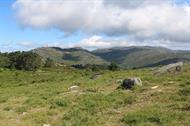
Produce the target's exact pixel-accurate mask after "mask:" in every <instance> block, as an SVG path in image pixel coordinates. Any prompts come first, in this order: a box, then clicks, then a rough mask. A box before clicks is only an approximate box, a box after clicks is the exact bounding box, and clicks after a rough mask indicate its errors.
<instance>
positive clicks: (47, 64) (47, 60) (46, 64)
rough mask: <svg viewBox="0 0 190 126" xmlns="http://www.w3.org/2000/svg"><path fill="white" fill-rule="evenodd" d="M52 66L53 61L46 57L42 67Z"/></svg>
mask: <svg viewBox="0 0 190 126" xmlns="http://www.w3.org/2000/svg"><path fill="white" fill-rule="evenodd" d="M54 66H55V62H54V61H53V60H52V59H50V58H47V59H46V62H45V65H44V67H54Z"/></svg>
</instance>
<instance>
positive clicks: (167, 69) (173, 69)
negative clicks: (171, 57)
mask: <svg viewBox="0 0 190 126" xmlns="http://www.w3.org/2000/svg"><path fill="white" fill-rule="evenodd" d="M182 68H183V62H178V63H173V64H169V65H166V66H163V67H161V68H159V69H158V70H156V71H155V72H154V74H155V75H160V74H164V73H177V72H181V71H182Z"/></svg>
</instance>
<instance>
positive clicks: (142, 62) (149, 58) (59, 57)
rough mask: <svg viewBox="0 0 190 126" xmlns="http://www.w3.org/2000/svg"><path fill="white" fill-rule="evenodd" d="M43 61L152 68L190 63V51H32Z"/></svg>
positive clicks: (69, 49) (52, 49) (132, 48)
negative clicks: (180, 62) (175, 63)
mask: <svg viewBox="0 0 190 126" xmlns="http://www.w3.org/2000/svg"><path fill="white" fill-rule="evenodd" d="M33 51H34V52H36V53H37V54H39V55H40V56H42V57H43V58H44V59H46V58H48V57H49V58H51V59H53V60H55V61H56V62H59V63H66V64H108V63H110V62H115V63H117V64H118V65H119V66H121V67H123V68H141V67H154V66H158V65H165V64H170V63H173V62H178V61H190V51H174V50H170V49H167V48H163V47H150V46H132V47H114V48H107V49H97V50H94V51H88V50H85V49H82V48H68V49H62V48H59V47H43V48H37V49H34V50H33Z"/></svg>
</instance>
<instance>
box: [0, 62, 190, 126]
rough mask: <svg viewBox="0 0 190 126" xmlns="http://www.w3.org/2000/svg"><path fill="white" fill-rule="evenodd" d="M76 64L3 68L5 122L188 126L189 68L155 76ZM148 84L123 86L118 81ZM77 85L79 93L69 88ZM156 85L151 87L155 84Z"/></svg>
mask: <svg viewBox="0 0 190 126" xmlns="http://www.w3.org/2000/svg"><path fill="white" fill-rule="evenodd" d="M94 74H96V73H95V72H92V71H89V70H76V69H71V68H61V67H58V68H54V69H41V70H38V71H36V72H32V71H17V70H8V69H0V79H1V81H0V125H1V126H43V125H44V124H48V125H50V126H189V125H190V118H189V116H190V113H189V111H190V105H189V102H190V80H189V75H190V66H189V65H186V66H185V67H184V69H183V72H182V73H179V74H163V75H160V76H154V75H153V71H152V70H151V69H138V70H120V71H114V72H110V71H101V75H100V76H99V77H98V78H96V79H91V76H93V75H94ZM129 77H140V78H141V79H142V82H143V86H142V87H139V88H134V89H132V90H121V89H120V90H118V89H117V87H118V86H119V85H120V83H118V80H120V79H125V78H129ZM73 85H77V86H79V88H78V90H76V91H69V90H68V88H69V87H71V86H73ZM155 86H156V87H157V88H154V89H153V88H152V87H155Z"/></svg>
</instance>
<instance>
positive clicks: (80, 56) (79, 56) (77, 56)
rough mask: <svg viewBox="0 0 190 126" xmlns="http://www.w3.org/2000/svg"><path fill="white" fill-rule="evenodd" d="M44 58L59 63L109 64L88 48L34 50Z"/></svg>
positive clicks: (44, 48) (45, 48)
mask: <svg viewBox="0 0 190 126" xmlns="http://www.w3.org/2000/svg"><path fill="white" fill-rule="evenodd" d="M32 51H33V52H35V53H37V54H39V55H40V56H41V57H43V58H44V59H46V58H51V59H53V60H54V61H56V62H58V63H66V64H97V65H102V64H108V62H107V61H105V60H104V59H102V58H100V57H99V56H96V55H93V54H92V53H91V52H89V51H88V50H85V49H82V48H68V49H62V48H59V47H42V48H37V49H34V50H32Z"/></svg>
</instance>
